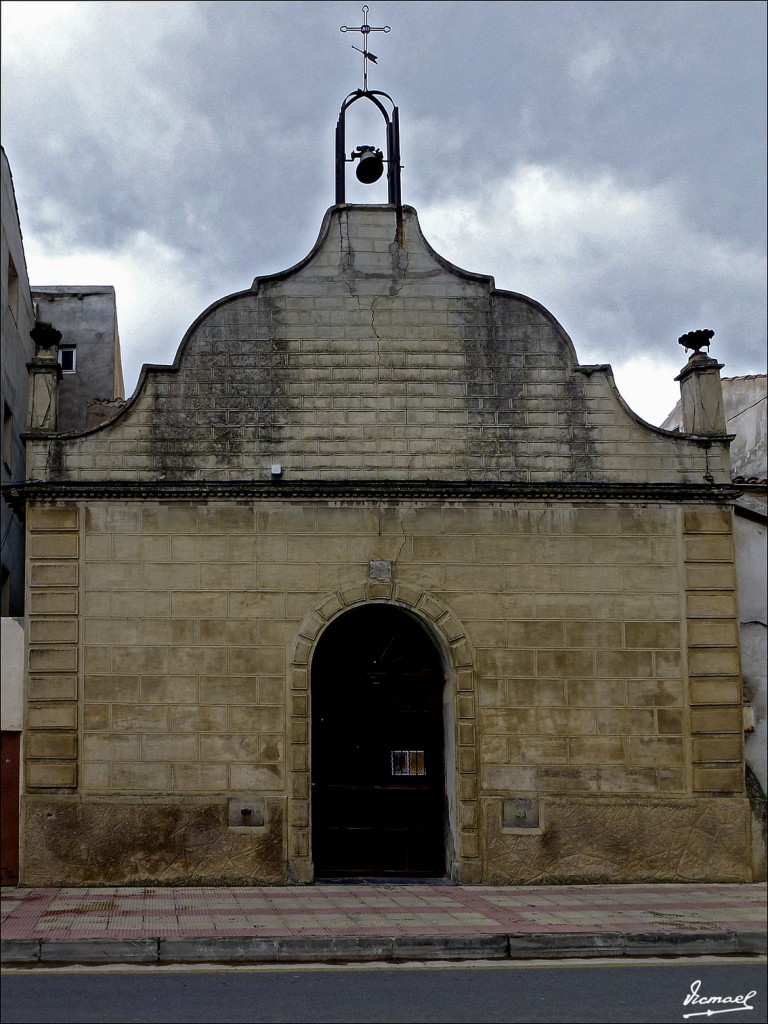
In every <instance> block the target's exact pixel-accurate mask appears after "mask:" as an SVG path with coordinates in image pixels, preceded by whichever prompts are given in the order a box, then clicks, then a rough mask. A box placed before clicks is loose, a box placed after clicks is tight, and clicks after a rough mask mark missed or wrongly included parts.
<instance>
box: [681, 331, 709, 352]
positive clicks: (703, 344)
mask: <svg viewBox="0 0 768 1024" xmlns="http://www.w3.org/2000/svg"><path fill="white" fill-rule="evenodd" d="M714 336H715V332H714V331H704V330H702V331H688V333H687V334H683V335H681V336H680V337H679V338H678V339H677V343H678V345H682V346H683V348H684V349H685V351H686V352H687V351H688V349H691V348H692V349H693V352H694V355H698V352H699V349H702V348H706V349H707V352H709V345H710V342H711V341H712V339H713V338H714Z"/></svg>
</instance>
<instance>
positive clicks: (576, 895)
mask: <svg viewBox="0 0 768 1024" xmlns="http://www.w3.org/2000/svg"><path fill="white" fill-rule="evenodd" d="M765 944H766V886H765V884H754V885H622V886H609V885H606V886H578V885H577V886H548V887H535V888H532V887H516V886H515V887H504V888H495V887H485V886H452V885H404V884H386V883H384V884H371V885H366V884H362V885H361V884H351V885H347V884H333V885H314V886H296V887H253V888H197V887H189V888H164V887H160V886H151V887H136V888H82V889H75V888H61V889H23V888H8V889H3V890H2V951H3V959H4V960H5V961H6V962H8V961H18V960H24V961H27V962H29V961H37V960H46V961H53V960H59V961H72V960H74V961H77V962H86V961H89V960H101V961H103V962H107V961H111V962H115V961H120V960H122V959H132V960H157V961H161V960H166V961H174V960H175V961H179V960H202V959H212V960H239V961H241V962H242V961H243V960H249V959H250V960H254V961H257V960H267V961H268V960H276V959H280V960H290V959H303V960H326V959H358V960H359V959H393V958H394V959H404V958H406V956H409V955H410V956H415V955H416V954H414V950H416V951H417V952H418V951H421V952H422V953H425V955H428V956H430V957H431V958H433V959H434V958H436V957H443V956H445V957H459V956H473V955H484V954H483V951H485V953H486V954H488V955H491V956H510V955H511V956H525V955H528V956H538V955H549V956H555V955H572V956H575V955H590V953H591V955H598V954H599V955H612V954H613V955H623V954H627V953H630V952H631V953H633V954H634V953H637V952H638V951H639V952H642V951H643V950H645V952H647V953H648V954H658V953H664V952H679V953H683V952H686V953H687V952H692V951H699V952H724V953H725V952H751V953H755V952H764V951H765Z"/></svg>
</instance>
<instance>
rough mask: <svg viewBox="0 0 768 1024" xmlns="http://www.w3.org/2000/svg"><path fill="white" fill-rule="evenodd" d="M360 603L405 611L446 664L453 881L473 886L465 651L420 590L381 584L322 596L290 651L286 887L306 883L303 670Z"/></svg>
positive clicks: (471, 725) (473, 769)
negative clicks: (326, 635) (329, 630)
mask: <svg viewBox="0 0 768 1024" xmlns="http://www.w3.org/2000/svg"><path fill="white" fill-rule="evenodd" d="M366 604H388V605H392V606H394V607H399V608H403V609H404V610H406V611H410V612H411V613H412V614H414V615H415V616H416V617H417V618H419V619H420V620H421V621H422V623H423V624H424V625H425V626H426V627H427V628H428V629H429V630H430V631H431V632H432V633H433V635H434V636H435V638H436V639H437V641H438V643H439V644H440V647H441V649H442V652H443V654H444V657H445V659H446V662H447V666H446V667H447V675H448V678H449V682H450V684H451V685H452V687H453V715H454V726H455V744H456V745H455V776H454V777H455V805H456V806H455V818H456V835H455V837H454V841H455V846H456V850H455V863H454V874H455V876H456V880H458V881H465V882H473V881H479V880H480V859H479V858H480V840H479V834H478V824H479V807H478V801H477V793H478V791H479V785H478V782H479V780H478V778H477V772H478V754H477V729H476V726H475V715H476V709H477V699H476V693H475V673H474V670H473V661H472V650H471V647H470V644H469V641H468V639H467V636H466V634H465V631H464V628H463V626H462V624H461V622H460V621H459V619H458V618H457V617H456V616H455V615H454V613H453V612H452V611H451V610H450V608H448V607H447V606H446V605H444V604H443V603H442V602H441V601H439V600H438V599H437V598H435V597H433V596H432V595H431V594H429V593H428V592H427V591H425V590H421V589H419V588H418V587H414V586H412V585H409V584H402V583H394V582H388V581H382V580H368V581H366V582H365V583H360V584H352V585H348V586H345V587H341V588H339V589H338V590H336V591H334V592H332V593H329V594H327V595H326V596H325V597H323V598H322V600H320V601H319V602H318V603H317V604H316V605H315V607H314V608H313V609H312V611H310V612H309V614H308V615H307V616H306V617H305V618H304V620H303V621H302V623H301V625H300V627H299V630H298V634H297V637H296V641H295V643H294V646H293V652H292V658H291V664H290V679H289V690H290V692H289V706H288V723H289V724H288V729H289V735H288V738H289V758H290V762H289V778H290V783H289V785H290V789H289V794H288V866H289V881H296V882H308V881H311V880H312V877H313V868H312V854H311V850H312V845H311V836H310V827H311V822H310V805H311V778H310V772H311V759H310V750H309V741H310V734H311V729H310V714H311V710H310V664H311V660H312V653H313V651H314V649H315V646H316V644H317V642H318V640H319V638H320V635H321V634H322V633H323V631H324V630H325V628H326V627H327V626H328V625H329V624H330V623H331V622H332V621H333V620H334V619H336V618H337V617H338V616H340V615H343V614H344V612H346V611H349V610H350V609H352V608H356V607H360V606H361V605H366Z"/></svg>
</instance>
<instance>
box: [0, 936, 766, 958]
mask: <svg viewBox="0 0 768 1024" xmlns="http://www.w3.org/2000/svg"><path fill="white" fill-rule="evenodd" d="M767 950H768V935H767V933H766V932H765V931H747V932H715V931H710V932H702V931H690V932H627V933H622V932H575V933H564V932H560V933H557V934H553V933H551V932H549V933H547V932H544V933H539V934H530V935H488V934H484V935H401V936H376V937H374V936H365V937H357V936H352V935H339V936H325V935H311V936H288V937H285V938H258V937H256V936H248V935H245V936H242V937H229V936H227V937H221V938H215V937H211V936H201V937H200V938H159V937H158V938H138V939H3V940H2V941H1V942H0V960H1V961H2V963H4V964H28V965H33V964H46V965H53V964H97V963H98V964H120V963H133V964H140V963H142V964H169V965H170V964H186V963H221V964H248V963H250V964H270V963H366V962H374V961H376V962H391V963H402V962H404V961H409V960H532V959H568V958H580V959H583V958H587V957H623V956H629V957H644V956H645V957H651V956H703V955H709V956H712V955H717V956H749V955H752V956H755V955H761V954H765V953H766V951H767Z"/></svg>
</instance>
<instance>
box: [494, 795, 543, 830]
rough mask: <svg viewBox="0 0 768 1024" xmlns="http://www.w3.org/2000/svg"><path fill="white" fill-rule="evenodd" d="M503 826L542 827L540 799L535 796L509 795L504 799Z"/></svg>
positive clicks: (516, 827) (506, 827)
mask: <svg viewBox="0 0 768 1024" xmlns="http://www.w3.org/2000/svg"><path fill="white" fill-rule="evenodd" d="M501 826H502V828H505V829H508V828H514V829H518V828H524V829H529V828H535V829H540V828H541V816H540V812H539V801H538V798H537V797H533V796H516V797H508V798H507V799H505V800H504V805H503V810H502V819H501Z"/></svg>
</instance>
